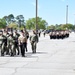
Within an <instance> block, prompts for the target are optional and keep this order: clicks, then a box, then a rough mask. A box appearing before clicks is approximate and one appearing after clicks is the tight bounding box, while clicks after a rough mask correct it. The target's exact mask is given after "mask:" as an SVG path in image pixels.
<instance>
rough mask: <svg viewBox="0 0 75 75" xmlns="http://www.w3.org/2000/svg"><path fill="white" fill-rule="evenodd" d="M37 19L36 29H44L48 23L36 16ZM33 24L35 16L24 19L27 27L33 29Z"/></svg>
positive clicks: (34, 23)
mask: <svg viewBox="0 0 75 75" xmlns="http://www.w3.org/2000/svg"><path fill="white" fill-rule="evenodd" d="M37 20H38V29H46V26H47V25H48V23H47V22H46V21H45V20H43V19H42V18H40V17H38V18H37ZM35 25H36V18H30V19H29V20H27V21H26V28H27V29H35Z"/></svg>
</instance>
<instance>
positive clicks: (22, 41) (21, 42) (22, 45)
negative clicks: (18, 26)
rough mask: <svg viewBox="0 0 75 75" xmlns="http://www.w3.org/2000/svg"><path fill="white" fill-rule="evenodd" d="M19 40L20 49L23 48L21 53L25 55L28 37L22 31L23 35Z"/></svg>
mask: <svg viewBox="0 0 75 75" xmlns="http://www.w3.org/2000/svg"><path fill="white" fill-rule="evenodd" d="M18 42H19V45H20V49H21V55H22V57H25V49H26V44H27V38H26V36H25V35H24V33H21V35H20V36H19V38H18Z"/></svg>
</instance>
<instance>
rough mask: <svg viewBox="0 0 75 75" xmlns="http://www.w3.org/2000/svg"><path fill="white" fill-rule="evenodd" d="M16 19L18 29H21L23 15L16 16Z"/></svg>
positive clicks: (23, 22) (23, 21)
mask: <svg viewBox="0 0 75 75" xmlns="http://www.w3.org/2000/svg"><path fill="white" fill-rule="evenodd" d="M16 19H17V23H18V25H19V27H21V26H22V25H24V24H25V20H24V17H23V15H18V16H17V17H16Z"/></svg>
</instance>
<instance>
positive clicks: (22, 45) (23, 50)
mask: <svg viewBox="0 0 75 75" xmlns="http://www.w3.org/2000/svg"><path fill="white" fill-rule="evenodd" d="M20 48H21V55H22V56H25V48H26V42H25V43H21V45H20Z"/></svg>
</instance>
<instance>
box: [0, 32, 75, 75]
mask: <svg viewBox="0 0 75 75" xmlns="http://www.w3.org/2000/svg"><path fill="white" fill-rule="evenodd" d="M26 56H27V57H21V56H15V57H0V75H75V33H71V35H70V37H69V38H66V39H64V40H61V39H60V40H57V39H56V40H50V39H49V36H48V35H46V37H43V35H41V37H40V38H39V43H38V45H37V53H36V54H32V51H31V45H30V42H29V41H28V52H27V53H26Z"/></svg>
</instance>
